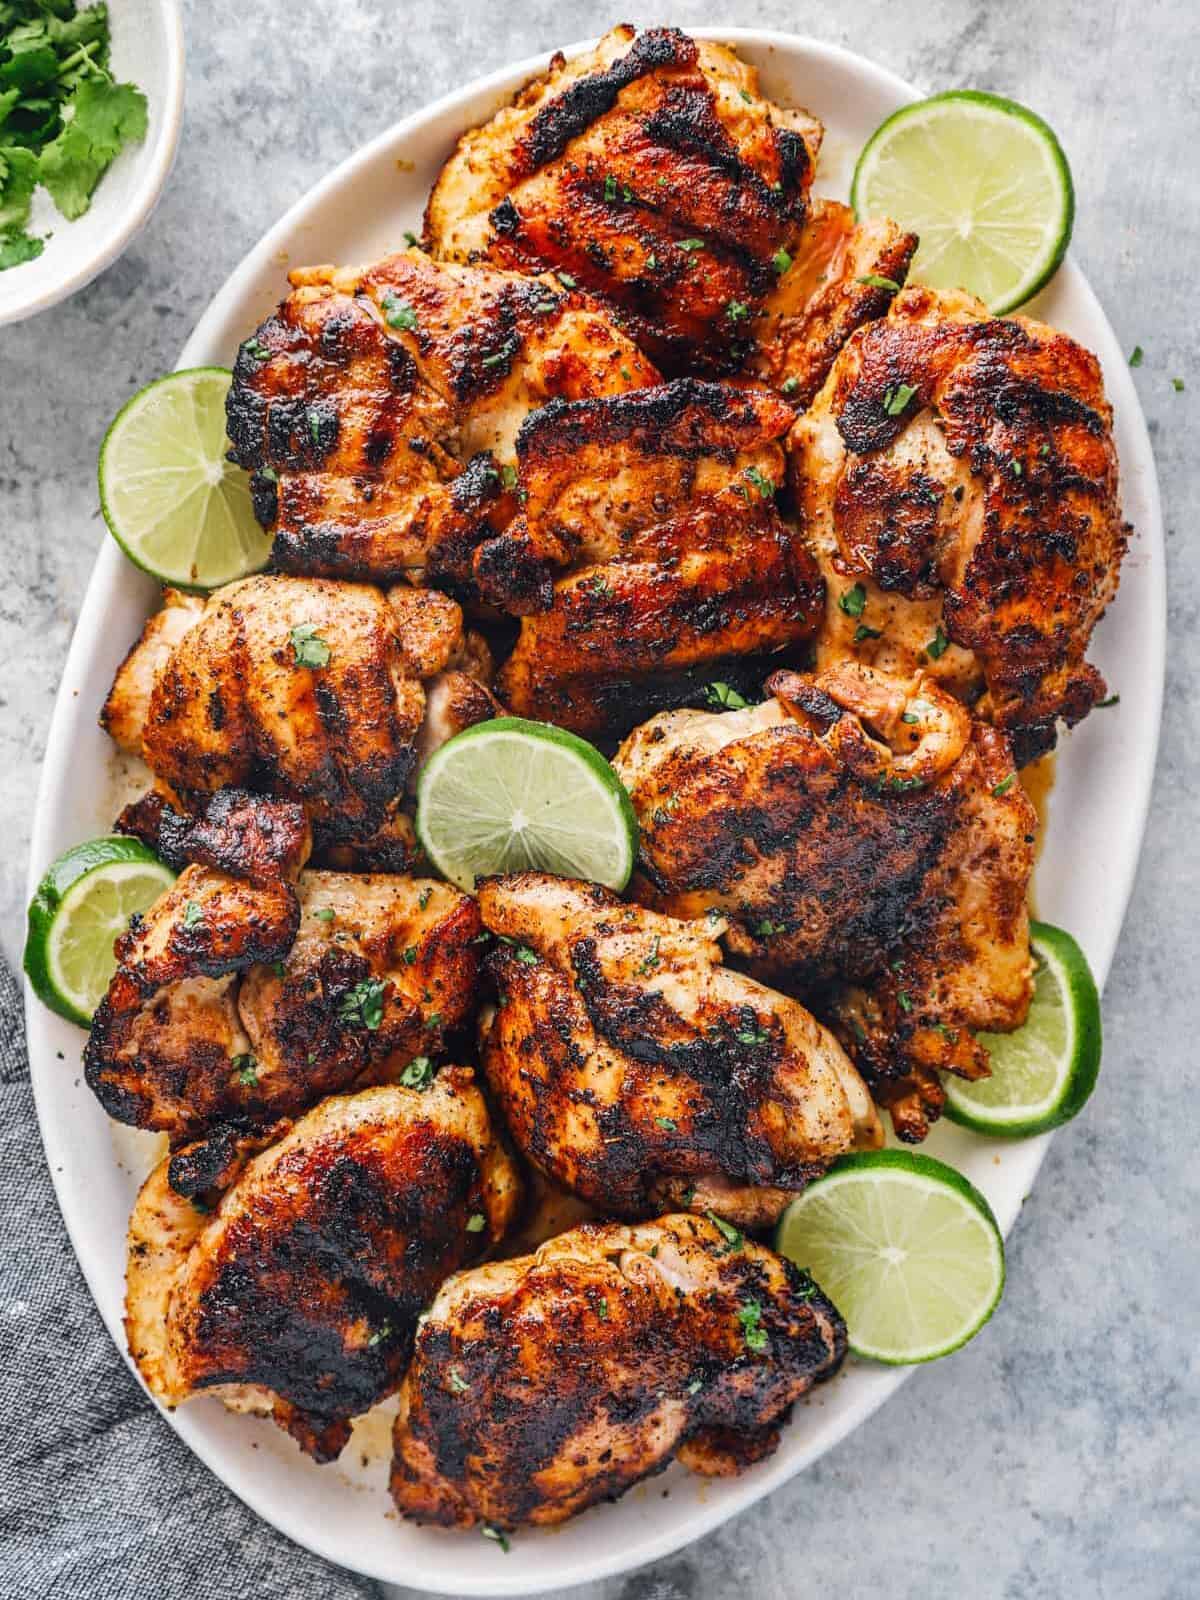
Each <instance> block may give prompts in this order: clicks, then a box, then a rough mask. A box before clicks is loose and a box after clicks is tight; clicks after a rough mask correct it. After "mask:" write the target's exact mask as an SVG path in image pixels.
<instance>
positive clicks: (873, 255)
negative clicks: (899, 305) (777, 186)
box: [742, 199, 917, 410]
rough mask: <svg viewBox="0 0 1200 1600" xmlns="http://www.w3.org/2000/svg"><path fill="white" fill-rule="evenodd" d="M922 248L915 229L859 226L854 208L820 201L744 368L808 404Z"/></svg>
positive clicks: (875, 223) (884, 223) (786, 264)
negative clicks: (902, 230) (852, 340)
mask: <svg viewBox="0 0 1200 1600" xmlns="http://www.w3.org/2000/svg"><path fill="white" fill-rule="evenodd" d="M916 249H917V236H916V234H915V233H902V232H901V231H900V229H899V228H898V227H897V226H896V224H895V223H894V222H889V221H888V220H887V219H886V218H885V217H880V218H872V219H871V220H870V221H868V222H862V223H858V222H855V220H854V213H853V212H852V211H851V210H850V208H849V206H843V205H839V204H838V203H837V201H836V200H818V199H814V200H813V201H812V202H811V205H810V208H809V214H808V220H807V222H806V223H805V224H804V232H803V233H802V234H801V235H800V241H799V243H798V245H797V247H796V253H795V256H794V257H792V258H791V259H790V260H786V261H785V260H784V259H783V258H781V259H780V262H779V265H780V266H782V267H783V269H784V270H783V272H782V273H781V274H780V277H779V281H778V283H777V284H776V285H775V287H774V288H773V289H772V290H771V293H770V294H769V295H768V296H767V298H766V300H765V301H764V302H763V307H762V311H761V313H760V314H759V316H758V318H757V320H756V321H755V324H754V348H753V350H752V351H751V353H750V356H749V359H748V360H747V361H746V363H745V365H744V367H743V369H742V370H743V371H744V372H745V374H746V375H747V376H748V377H753V378H756V379H757V380H758V381H759V382H760V383H765V384H766V385H767V386H768V387H769V388H772V389H778V390H779V391H780V392H781V393H782V394H785V395H786V396H787V397H788V399H789V400H791V401H792V402H793V404H795V405H797V406H799V407H800V408H801V409H802V410H803V409H804V408H805V407H806V406H810V405H811V404H812V402H813V399H814V398H815V396H816V394H817V391H818V390H819V389H820V387H821V385H822V384H823V383H824V382H825V379H826V378H827V377H828V375H829V369H830V367H831V366H832V365H833V363H834V360H835V358H836V356H837V354H838V352H839V351H840V350H841V348H842V346H843V345H844V344H845V343H846V340H847V339H848V338H849V337H850V335H851V334H852V333H853V332H854V331H855V329H856V328H860V327H862V325H863V324H864V323H866V322H871V321H873V320H874V319H875V318H876V317H882V316H883V315H884V314H885V313H886V312H887V309H888V306H889V305H890V304H891V302H892V297H893V296H894V295H895V294H896V293H897V291H898V290H899V289H900V288H902V287H903V284H904V280H905V278H906V277H907V276H908V268H909V263H910V262H911V261H912V258H913V256H914V254H915V253H916Z"/></svg>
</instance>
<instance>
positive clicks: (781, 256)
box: [771, 245, 792, 278]
mask: <svg viewBox="0 0 1200 1600" xmlns="http://www.w3.org/2000/svg"><path fill="white" fill-rule="evenodd" d="M791 264H792V258H791V256H790V255H789V254H788V253H787V251H786V250H785V249H784V248H783V246H782V245H781V246H780V247H779V249H778V250H776V252H775V254H774V255H773V256H772V257H771V265H772V266H773V267H774V268H775V271H776V272H777V273H778V274H779V276H780V277H781V278H782V276H783V274H784V273H785V272H786V271H787V269H788V268H789V267H790V266H791Z"/></svg>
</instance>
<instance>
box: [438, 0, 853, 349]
mask: <svg viewBox="0 0 1200 1600" xmlns="http://www.w3.org/2000/svg"><path fill="white" fill-rule="evenodd" d="M820 139H821V128H820V124H819V123H817V122H815V121H814V120H813V119H812V118H810V117H809V116H807V115H806V114H805V113H804V112H799V111H785V110H782V109H781V108H780V107H779V106H776V105H773V104H772V103H771V102H770V101H768V100H765V99H764V98H763V97H762V95H761V93H760V92H759V87H758V74H757V72H756V71H755V69H754V68H753V67H751V66H748V65H747V64H746V63H745V62H743V61H739V60H738V58H737V57H736V56H735V55H734V54H733V52H732V51H731V50H729V49H727V48H725V47H724V46H722V45H718V44H711V43H708V42H700V41H697V40H694V39H690V38H688V37H687V35H686V34H683V33H680V32H679V31H678V30H677V29H674V28H655V29H651V30H649V31H647V32H645V33H640V34H639V33H637V32H636V31H635V30H634V29H633V28H630V27H619V28H614V29H613V30H612V31H611V32H610V33H608V34H606V35H605V37H604V38H603V39H602V40H601V41H600V43H599V44H598V45H597V47H596V49H595V50H594V51H592V52H590V53H586V54H584V55H581V56H577V57H576V58H575V59H574V60H572V61H569V62H568V61H566V60H565V58H564V57H563V56H561V55H557V56H555V57H554V59H553V61H552V62H551V63H550V70H549V72H548V74H547V75H546V76H545V77H544V78H541V79H537V80H535V81H533V82H532V83H529V84H527V85H526V86H525V88H524V89H522V90H521V91H520V93H519V94H518V95H517V96H516V98H515V100H514V101H513V103H512V104H511V105H509V106H507V107H505V108H504V109H503V110H502V111H499V112H497V114H496V115H495V116H494V117H493V118H492V119H491V121H490V122H487V123H485V124H484V125H483V126H482V127H479V128H475V129H472V131H471V132H469V133H467V134H465V135H464V136H463V137H462V138H461V139H460V140H459V143H458V147H457V149H456V150H455V152H454V154H453V155H452V156H451V158H450V160H449V161H448V162H447V163H446V166H445V167H444V168H443V170H442V173H441V176H440V177H439V178H438V181H437V183H436V184H435V186H434V189H433V193H432V194H431V195H430V198H429V204H428V206H427V208H426V213H425V238H426V243H427V244H428V245H429V246H430V248H431V249H432V251H433V253H434V254H435V255H437V256H440V257H443V258H445V259H448V260H454V261H478V260H484V259H486V260H489V261H492V262H495V263H496V264H497V265H500V266H504V267H513V268H516V269H517V270H518V271H521V272H542V271H545V270H546V269H553V270H554V271H555V272H558V273H560V274H563V273H566V274H568V275H569V276H570V277H571V278H572V280H574V281H577V282H578V283H579V284H581V285H582V286H583V287H584V288H586V289H588V290H589V291H590V292H591V293H593V294H595V295H596V296H597V297H598V298H600V299H603V300H606V301H607V302H608V303H609V304H610V305H611V306H612V307H613V308H614V310H615V311H617V312H618V313H619V315H620V318H621V322H622V325H623V326H625V327H627V328H629V329H630V330H631V332H632V333H633V335H634V337H635V339H636V340H637V341H638V343H639V344H640V345H641V347H642V348H643V349H644V350H645V351H646V352H647V353H648V354H649V355H650V357H651V358H652V359H653V360H654V361H656V362H657V363H658V364H659V366H661V367H662V369H663V370H664V371H665V372H669V373H676V372H680V371H684V370H686V371H689V372H700V371H709V372H721V371H728V370H729V369H730V368H732V367H733V366H735V365H736V364H737V363H738V361H739V360H740V359H741V358H742V356H743V355H744V353H745V350H746V347H747V343H748V339H747V335H748V334H749V332H750V324H751V321H752V318H753V316H754V314H755V312H756V311H757V309H758V307H759V306H760V305H761V303H762V301H763V299H764V298H765V297H766V295H767V294H768V293H769V291H770V290H771V288H772V287H773V286H774V283H775V280H776V275H777V267H776V265H775V264H774V263H775V258H776V257H777V255H778V253H779V251H780V250H784V249H791V248H792V247H793V246H794V245H795V243H796V241H797V239H798V238H799V236H800V233H801V229H802V228H803V225H804V219H805V214H806V205H807V197H808V190H809V185H810V183H811V181H812V174H813V169H814V166H815V162H816V156H817V151H818V149H819V147H820Z"/></svg>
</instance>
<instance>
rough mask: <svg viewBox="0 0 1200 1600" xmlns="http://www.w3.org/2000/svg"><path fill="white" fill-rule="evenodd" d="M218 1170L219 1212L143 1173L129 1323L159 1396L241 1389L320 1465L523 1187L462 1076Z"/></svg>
mask: <svg viewBox="0 0 1200 1600" xmlns="http://www.w3.org/2000/svg"><path fill="white" fill-rule="evenodd" d="M269 1138H270V1142H269V1143H268V1144H267V1146H266V1148H265V1149H264V1150H262V1152H261V1153H259V1154H256V1155H254V1156H253V1157H252V1158H251V1159H249V1160H245V1161H242V1160H238V1161H235V1163H234V1164H233V1167H232V1169H231V1170H230V1171H229V1172H227V1173H225V1174H224V1175H223V1176H224V1179H225V1184H226V1187H225V1191H224V1193H222V1194H221V1195H220V1196H219V1198H218V1197H216V1196H213V1195H211V1194H210V1195H209V1197H208V1200H209V1201H213V1200H215V1201H216V1208H215V1211H212V1213H211V1214H209V1212H210V1206H209V1204H208V1203H205V1205H204V1209H203V1210H202V1209H200V1206H199V1199H198V1197H196V1203H193V1199H192V1198H185V1197H184V1196H182V1195H180V1194H179V1193H177V1192H176V1190H175V1189H174V1188H173V1187H172V1185H171V1181H170V1180H171V1171H172V1168H174V1167H175V1166H176V1165H177V1164H178V1163H179V1162H180V1160H181V1158H180V1157H176V1158H175V1161H164V1162H162V1164H161V1165H160V1166H158V1167H157V1168H156V1169H155V1171H154V1172H153V1173H151V1175H150V1177H149V1178H148V1179H147V1181H146V1183H145V1185H144V1186H143V1188H142V1191H141V1193H140V1195H139V1196H138V1199H137V1203H136V1205H135V1206H134V1210H133V1215H132V1217H131V1219H130V1224H129V1240H128V1271H127V1279H126V1304H125V1327H126V1334H127V1338H128V1342H129V1350H130V1353H131V1355H132V1356H133V1359H134V1361H135V1362H136V1363H137V1366H138V1370H139V1371H140V1372H141V1374H142V1377H143V1378H144V1379H145V1381H146V1383H147V1385H148V1387H149V1389H150V1391H151V1393H152V1394H153V1395H154V1396H155V1397H156V1399H158V1400H160V1401H162V1402H163V1404H164V1405H168V1406H176V1405H178V1404H180V1402H181V1401H184V1400H186V1399H188V1398H189V1397H190V1396H192V1395H194V1394H196V1393H198V1392H201V1391H203V1390H205V1389H211V1388H216V1389H217V1390H218V1392H220V1391H221V1390H222V1389H223V1388H226V1387H227V1386H236V1387H235V1388H234V1389H233V1391H232V1393H230V1395H229V1398H230V1399H231V1400H232V1401H233V1403H234V1404H235V1405H236V1406H237V1407H238V1408H239V1409H240V1408H244V1407H246V1406H247V1405H248V1404H249V1405H251V1406H257V1407H263V1406H265V1407H269V1409H270V1410H271V1412H272V1414H273V1415H274V1418H275V1420H276V1421H277V1422H278V1423H279V1424H280V1425H281V1426H282V1427H284V1428H286V1429H287V1430H288V1432H289V1433H291V1434H292V1435H293V1436H294V1437H295V1438H296V1440H297V1441H298V1443H299V1444H300V1445H301V1447H302V1448H303V1449H304V1450H306V1451H307V1452H308V1453H309V1454H310V1455H312V1456H314V1457H315V1458H316V1459H317V1460H318V1461H329V1460H332V1459H333V1458H334V1457H335V1456H336V1455H337V1454H338V1453H339V1452H340V1451H341V1449H342V1447H343V1446H344V1445H345V1443H346V1440H347V1439H348V1437H349V1433H350V1419H351V1418H352V1417H355V1416H358V1415H359V1414H361V1413H362V1412H364V1411H366V1410H368V1409H369V1408H370V1407H371V1406H373V1405H374V1404H375V1402H376V1401H378V1400H380V1399H382V1398H383V1396H385V1395H387V1394H389V1393H390V1392H391V1391H392V1390H393V1389H394V1388H395V1387H396V1385H397V1383H398V1382H399V1380H400V1377H401V1375H402V1374H403V1372H404V1369H405V1367H406V1365H407V1363H408V1359H409V1353H410V1350H411V1348H412V1337H413V1331H414V1329H415V1327H416V1323H417V1316H418V1314H419V1312H420V1311H421V1308H422V1307H423V1306H424V1305H425V1304H426V1303H427V1301H428V1300H429V1298H430V1296H431V1295H432V1294H433V1292H434V1291H435V1289H436V1288H437V1286H438V1284H439V1283H440V1282H441V1281H442V1279H443V1278H444V1277H445V1276H446V1274H447V1273H448V1272H453V1271H455V1270H457V1269H458V1268H460V1267H463V1266H466V1265H469V1264H470V1263H471V1262H472V1261H477V1260H478V1259H479V1258H480V1257H481V1256H482V1255H484V1254H486V1252H487V1251H488V1250H489V1249H490V1248H491V1247H492V1246H493V1245H495V1244H496V1242H497V1241H498V1240H499V1239H501V1238H502V1237H503V1235H504V1233H505V1230H506V1229H507V1227H508V1225H509V1223H510V1221H511V1220H512V1218H513V1216H514V1214H515V1212H516V1210H517V1206H518V1202H519V1198H520V1184H519V1179H518V1177H517V1173H516V1170H515V1168H514V1166H513V1164H512V1161H511V1159H510V1158H509V1156H508V1155H507V1154H506V1153H505V1150H504V1148H503V1145H502V1144H501V1143H500V1142H499V1141H498V1140H497V1138H496V1135H495V1133H494V1131H493V1129H492V1125H491V1122H490V1120H489V1117H488V1112H487V1107H486V1105H485V1104H484V1101H483V1097H482V1095H480V1093H479V1091H478V1089H477V1088H476V1087H475V1084H474V1080H473V1078H472V1075H471V1073H470V1072H469V1071H467V1070H465V1069H463V1068H459V1067H452V1068H443V1069H442V1071H441V1072H440V1073H439V1074H438V1076H437V1078H436V1079H435V1080H434V1082H433V1084H432V1085H431V1086H430V1087H429V1088H427V1089H425V1090H424V1091H420V1092H418V1091H415V1090H411V1089H405V1088H402V1087H399V1086H397V1085H386V1086H382V1087H377V1088H370V1089H365V1090H363V1091H362V1092H361V1093H359V1094H355V1095H344V1096H334V1097H331V1098H330V1099H327V1100H325V1101H323V1102H322V1103H321V1105H319V1106H318V1107H316V1109H315V1110H312V1111H310V1112H308V1113H307V1115H306V1116H304V1117H302V1118H301V1119H300V1120H299V1121H298V1122H297V1123H296V1124H295V1125H294V1126H292V1125H290V1124H288V1123H286V1122H284V1123H281V1124H279V1125H278V1126H277V1127H276V1128H274V1129H273V1130H272V1131H271V1134H270V1136H269Z"/></svg>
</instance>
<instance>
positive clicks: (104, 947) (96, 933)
mask: <svg viewBox="0 0 1200 1600" xmlns="http://www.w3.org/2000/svg"><path fill="white" fill-rule="evenodd" d="M174 882H175V874H174V873H173V872H172V871H171V869H170V868H169V867H165V866H164V865H163V863H162V862H161V861H160V860H159V859H158V857H157V856H156V855H152V854H151V852H150V851H149V850H147V849H146V847H145V845H142V844H139V843H138V842H137V840H136V839H122V838H117V837H115V836H113V837H110V838H105V839H91V840H89V841H88V842H87V843H86V844H78V845H76V846H75V847H74V849H72V850H68V851H67V852H66V853H65V854H64V855H61V856H59V858H58V860H57V861H56V862H54V864H53V865H52V866H51V867H50V869H49V870H48V871H47V873H46V875H45V877H44V878H43V879H42V881H41V883H40V884H39V885H38V888H37V893H36V894H35V895H34V897H33V899H32V900H31V901H30V902H29V932H28V935H27V937H26V940H25V971H26V973H27V974H28V976H29V981H30V983H31V984H32V985H33V990H34V993H35V994H36V995H37V996H38V998H39V1000H42V1001H44V1002H45V1004H46V1005H48V1006H49V1007H50V1009H51V1010H52V1011H57V1012H58V1014H59V1016H60V1017H66V1018H67V1019H68V1021H70V1022H78V1023H80V1024H81V1025H82V1026H83V1027H85V1028H86V1027H88V1025H89V1024H90V1023H91V1020H92V1013H93V1012H94V1011H95V1009H96V1007H97V1006H98V1005H99V1004H100V1001H101V1000H102V999H103V998H104V991H105V990H106V989H107V988H108V984H109V979H110V978H111V977H112V975H113V973H114V972H115V971H116V967H117V961H116V957H115V956H114V955H113V941H114V939H116V938H117V936H118V935H119V934H122V933H124V932H125V929H126V928H127V927H128V926H129V919H130V917H132V916H133V914H134V912H136V911H145V910H146V908H147V907H148V906H151V905H153V904H154V902H155V901H156V900H157V899H158V897H159V895H160V894H162V892H163V890H164V889H169V888H170V887H171V885H172V884H173V883H174Z"/></svg>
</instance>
